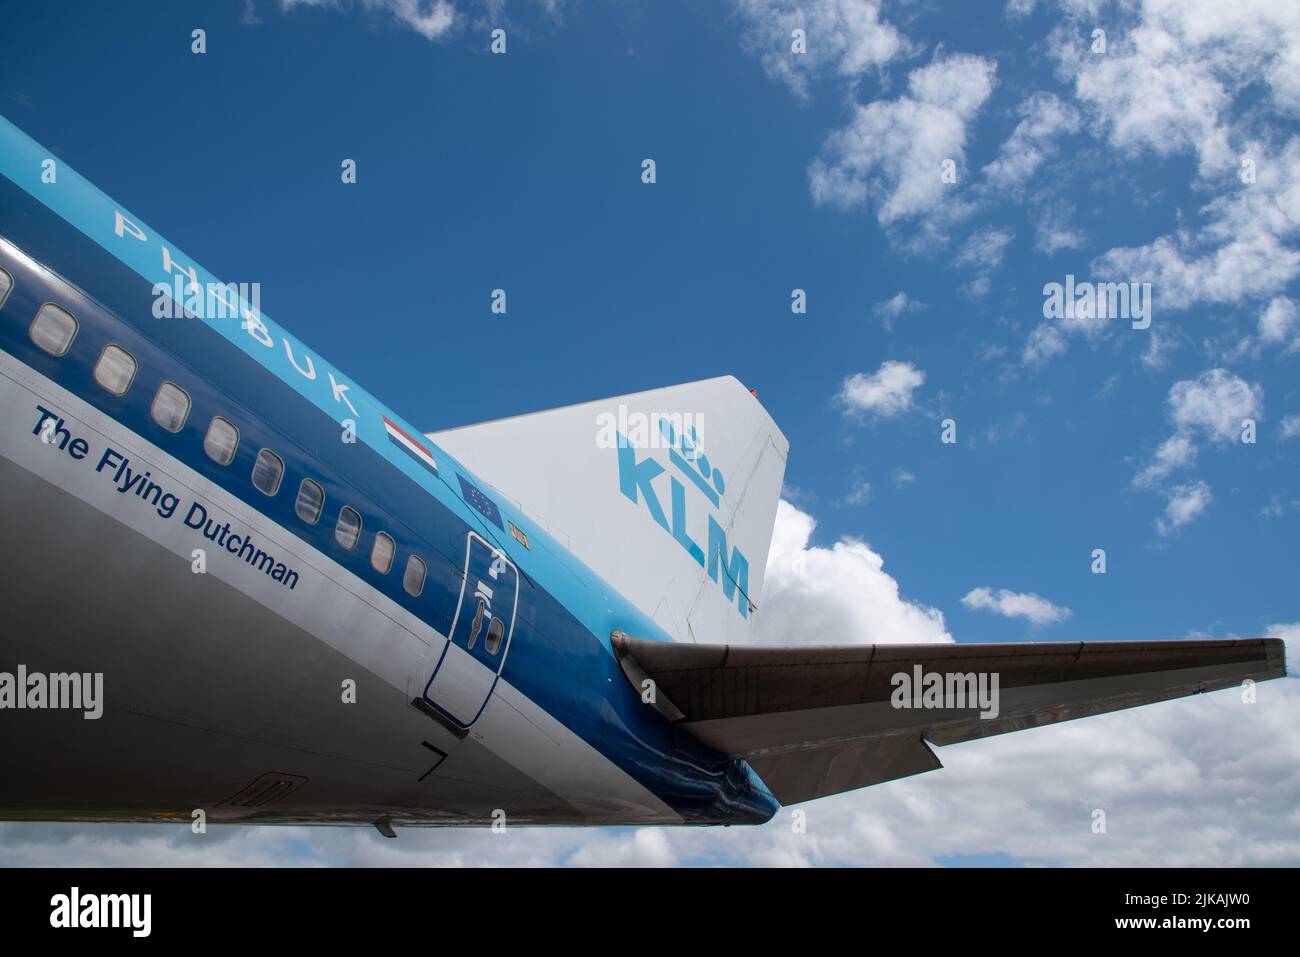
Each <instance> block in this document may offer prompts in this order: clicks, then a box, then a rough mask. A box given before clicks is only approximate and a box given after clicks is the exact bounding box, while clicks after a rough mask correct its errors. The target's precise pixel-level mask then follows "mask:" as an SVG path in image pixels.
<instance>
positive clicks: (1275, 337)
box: [1259, 296, 1300, 352]
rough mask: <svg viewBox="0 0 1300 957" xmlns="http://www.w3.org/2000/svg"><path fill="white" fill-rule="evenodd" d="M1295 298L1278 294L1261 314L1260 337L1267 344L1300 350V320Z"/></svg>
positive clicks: (1289, 350) (1289, 349)
mask: <svg viewBox="0 0 1300 957" xmlns="http://www.w3.org/2000/svg"><path fill="white" fill-rule="evenodd" d="M1297 312H1298V310H1297V309H1296V304H1295V300H1294V299H1291V298H1290V297H1288V296H1277V297H1275V298H1273V299H1272V300H1270V301H1269V304H1268V305H1267V306H1265V307H1264V310H1263V311H1262V312H1261V313H1260V314H1259V339H1260V341H1261V342H1263V343H1265V344H1267V345H1281V346H1284V347H1285V348H1286V350H1287V351H1288V352H1295V351H1297V350H1300V321H1297Z"/></svg>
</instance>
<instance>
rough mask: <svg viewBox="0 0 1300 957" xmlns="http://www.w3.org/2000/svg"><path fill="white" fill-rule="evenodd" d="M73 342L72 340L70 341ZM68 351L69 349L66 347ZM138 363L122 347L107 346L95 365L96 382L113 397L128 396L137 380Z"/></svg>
mask: <svg viewBox="0 0 1300 957" xmlns="http://www.w3.org/2000/svg"><path fill="white" fill-rule="evenodd" d="M69 341H71V340H69ZM64 351H65V352H66V351H67V347H66V346H65V347H64ZM135 370H136V361H135V358H134V357H133V356H132V355H131V353H129V352H127V351H126V350H125V349H123V348H122V347H121V346H114V345H107V346H104V351H103V352H101V353H100V354H99V361H98V362H96V363H95V381H96V382H98V383H99V384H100V385H102V386H103V387H104V389H105V390H107V391H108V392H111V393H112V394H113V395H126V390H127V389H129V388H131V380H132V379H134V378H135Z"/></svg>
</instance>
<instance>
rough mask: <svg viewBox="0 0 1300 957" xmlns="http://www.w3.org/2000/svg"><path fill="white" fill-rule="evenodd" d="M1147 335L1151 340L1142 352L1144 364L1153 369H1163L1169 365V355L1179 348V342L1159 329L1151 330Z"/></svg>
mask: <svg viewBox="0 0 1300 957" xmlns="http://www.w3.org/2000/svg"><path fill="white" fill-rule="evenodd" d="M1147 337H1148V339H1149V340H1150V341H1148V342H1147V347H1146V349H1144V350H1143V352H1142V364H1143V365H1144V366H1146V367H1147V368H1148V369H1152V370H1159V369H1163V368H1164V367H1165V366H1167V365H1169V355H1170V353H1172V352H1173V351H1174V350H1175V349H1177V348H1178V342H1177V340H1175V339H1174V337H1173V336H1171V335H1169V334H1168V333H1165V332H1161V331H1160V330H1159V329H1151V330H1149V331H1148V332H1147Z"/></svg>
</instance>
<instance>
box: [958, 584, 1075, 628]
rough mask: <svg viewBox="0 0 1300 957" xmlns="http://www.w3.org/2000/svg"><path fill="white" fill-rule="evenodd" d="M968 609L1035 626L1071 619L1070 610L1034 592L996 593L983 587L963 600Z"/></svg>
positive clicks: (999, 591)
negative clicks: (1017, 619)
mask: <svg viewBox="0 0 1300 957" xmlns="http://www.w3.org/2000/svg"><path fill="white" fill-rule="evenodd" d="M961 603H962V604H963V605H965V606H966V607H967V608H970V609H973V610H977V611H991V612H993V613H994V614H995V615H1002V616H1003V617H1004V618H1023V619H1025V620H1026V621H1028V622H1031V623H1032V624H1035V625H1053V624H1056V622H1058V621H1065V619H1067V618H1069V617H1070V609H1068V608H1065V607H1064V606H1061V605H1054V604H1052V603H1051V602H1050V601H1048V600H1047V599H1046V598H1043V597H1041V596H1039V595H1035V594H1034V593H1033V592H1014V591H1008V590H1007V589H1005V588H999V589H997V590H996V591H995V590H993V589H992V588H987V587H981V588H974V589H972V590H971V591H969V592H968V593H967V594H966V596H965V597H964V598H963V599H962V600H961Z"/></svg>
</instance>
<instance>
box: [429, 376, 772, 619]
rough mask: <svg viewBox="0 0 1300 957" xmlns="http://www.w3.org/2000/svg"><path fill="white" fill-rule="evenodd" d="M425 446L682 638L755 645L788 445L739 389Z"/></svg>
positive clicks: (469, 433)
mask: <svg viewBox="0 0 1300 957" xmlns="http://www.w3.org/2000/svg"><path fill="white" fill-rule="evenodd" d="M429 438H431V439H432V440H433V441H434V442H436V443H437V444H438V445H440V446H442V447H443V448H444V449H446V450H447V451H448V452H449V453H450V454H452V455H453V456H455V457H457V458H458V459H460V461H462V462H464V464H465V465H466V466H467V467H468V468H470V469H472V470H473V471H474V472H475V473H476V474H477V475H479V476H480V477H482V478H483V479H486V480H487V481H488V482H491V483H492V484H493V485H494V486H495V487H496V488H497V489H498V490H499V491H500V492H502V493H503V494H504V495H506V496H507V497H509V498H511V499H513V500H514V501H515V503H516V504H517V505H518V506H519V507H520V508H521V509H522V510H523V511H524V512H526V513H527V514H528V515H529V517H530V518H532V519H533V520H535V521H537V522H538V523H539V524H541V525H542V526H544V527H545V528H546V529H547V530H548V531H549V532H550V533H551V534H552V535H553V536H554V537H555V538H556V539H557V540H558V541H559V542H561V543H562V544H564V545H565V546H566V547H568V548H569V549H570V550H571V551H572V552H573V553H574V554H575V555H576V556H577V557H578V558H579V559H581V560H582V561H583V562H584V563H585V564H587V565H588V566H589V567H590V568H591V569H592V570H593V571H595V572H596V573H597V574H599V575H601V576H602V577H603V578H604V579H605V580H606V581H608V582H609V583H610V584H611V585H613V586H614V587H615V588H617V589H618V590H619V591H620V592H621V593H622V594H623V595H624V597H626V598H627V599H628V600H630V601H631V602H632V603H633V604H635V605H637V606H638V607H640V608H641V609H642V610H644V611H645V613H646V614H647V615H649V616H651V617H652V618H653V619H654V620H655V621H656V622H657V623H658V624H659V625H660V626H661V627H662V628H663V629H664V630H665V631H667V632H668V633H669V634H670V635H672V636H673V637H674V638H676V639H677V640H679V641H702V642H737V641H745V640H747V639H748V638H749V637H750V633H751V629H752V627H753V622H754V620H755V618H756V616H758V615H761V614H762V606H761V602H760V600H759V596H760V595H761V593H762V588H763V571H764V566H765V565H766V563H767V550H768V546H769V545H770V544H771V540H772V525H773V523H774V521H775V518H776V506H777V501H778V499H779V498H780V494H781V482H782V479H783V477H784V475H785V462H786V455H787V452H788V450H789V443H788V442H787V441H786V438H785V436H784V435H782V434H781V430H780V429H778V428H777V427H776V424H775V423H774V422H773V421H772V419H771V417H770V416H769V415H768V414H767V412H766V411H765V410H764V409H763V407H762V406H761V405H760V404H759V402H758V399H757V398H755V397H754V396H753V395H752V394H751V393H750V392H749V390H748V389H746V388H745V387H744V386H743V385H741V383H740V382H739V381H738V380H736V379H735V378H733V377H731V376H724V377H721V378H717V379H707V380H704V381H701V382H691V383H687V384H685V385H679V386H671V387H668V388H664V389H652V390H650V391H648V392H638V393H635V394H633V395H624V396H618V397H615V398H612V399H603V400H600V401H597V402H586V403H583V404H580V405H572V406H565V407H564V408H559V409H550V410H548V411H545V412H536V413H533V414H530V415H521V416H515V417H513V418H508V419H499V420H497V421H494V422H485V423H481V424H478V425H469V426H464V427H462V428H458V429H449V430H447V431H444V432H435V433H430V435H429Z"/></svg>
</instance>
